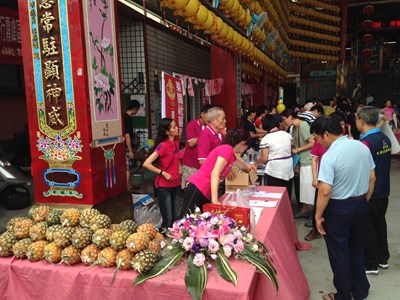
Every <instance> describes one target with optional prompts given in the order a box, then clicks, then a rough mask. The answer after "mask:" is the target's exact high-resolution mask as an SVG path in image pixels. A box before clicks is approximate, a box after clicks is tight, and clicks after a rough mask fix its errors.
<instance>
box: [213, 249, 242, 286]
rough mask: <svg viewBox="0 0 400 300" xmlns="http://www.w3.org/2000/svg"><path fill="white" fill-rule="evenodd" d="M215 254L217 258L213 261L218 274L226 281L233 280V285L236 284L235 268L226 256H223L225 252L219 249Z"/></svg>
mask: <svg viewBox="0 0 400 300" xmlns="http://www.w3.org/2000/svg"><path fill="white" fill-rule="evenodd" d="M217 255H218V259H217V260H216V261H215V263H216V266H217V271H218V273H219V275H220V276H221V277H222V278H223V279H225V280H226V281H230V282H233V284H234V285H237V281H238V279H237V274H236V272H235V270H234V269H232V267H231V264H230V263H229V260H228V258H227V257H226V256H225V253H224V252H223V251H221V250H220V251H218V252H217Z"/></svg>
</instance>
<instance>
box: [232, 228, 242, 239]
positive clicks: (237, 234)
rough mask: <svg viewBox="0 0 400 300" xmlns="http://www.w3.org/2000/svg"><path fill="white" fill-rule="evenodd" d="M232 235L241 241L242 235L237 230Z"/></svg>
mask: <svg viewBox="0 0 400 300" xmlns="http://www.w3.org/2000/svg"><path fill="white" fill-rule="evenodd" d="M233 235H234V236H235V237H236V238H238V239H241V238H242V236H243V235H242V233H241V232H240V231H239V230H235V231H234V232H233Z"/></svg>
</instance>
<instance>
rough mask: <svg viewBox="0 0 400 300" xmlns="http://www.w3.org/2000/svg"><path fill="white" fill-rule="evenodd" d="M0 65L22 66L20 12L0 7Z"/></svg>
mask: <svg viewBox="0 0 400 300" xmlns="http://www.w3.org/2000/svg"><path fill="white" fill-rule="evenodd" d="M0 63H1V64H22V49H21V34H20V25H19V18H18V11H17V10H16V9H10V8H5V7H0Z"/></svg>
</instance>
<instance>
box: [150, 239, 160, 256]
mask: <svg viewBox="0 0 400 300" xmlns="http://www.w3.org/2000/svg"><path fill="white" fill-rule="evenodd" d="M147 249H148V250H150V251H151V252H153V254H154V255H155V256H157V257H158V256H159V254H160V250H161V245H160V240H157V239H154V240H152V241H150V242H149V245H148V246H147Z"/></svg>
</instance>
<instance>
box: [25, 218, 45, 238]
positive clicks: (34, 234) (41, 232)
mask: <svg viewBox="0 0 400 300" xmlns="http://www.w3.org/2000/svg"><path fill="white" fill-rule="evenodd" d="M46 229H47V223H46V222H39V223H36V224H34V225H32V227H31V228H30V229H29V237H30V238H31V239H32V241H34V242H36V241H40V240H45V239H46Z"/></svg>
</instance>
